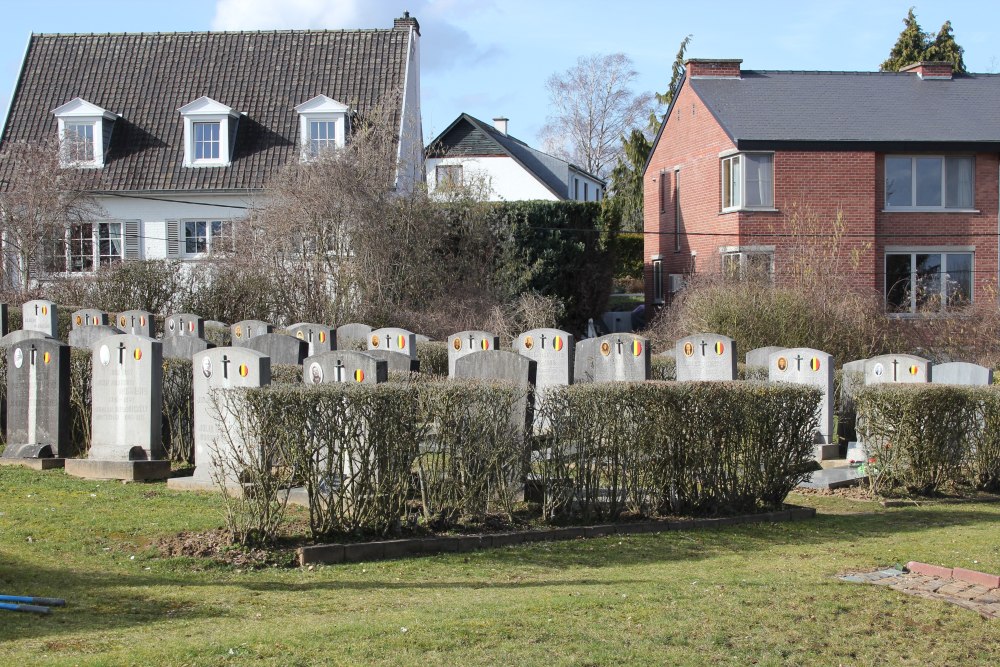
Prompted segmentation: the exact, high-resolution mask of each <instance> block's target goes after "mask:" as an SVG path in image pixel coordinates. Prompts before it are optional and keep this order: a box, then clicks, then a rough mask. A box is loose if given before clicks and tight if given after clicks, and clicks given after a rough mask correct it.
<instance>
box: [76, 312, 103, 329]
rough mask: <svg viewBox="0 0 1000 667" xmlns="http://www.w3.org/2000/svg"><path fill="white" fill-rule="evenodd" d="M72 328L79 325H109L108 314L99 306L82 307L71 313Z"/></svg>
mask: <svg viewBox="0 0 1000 667" xmlns="http://www.w3.org/2000/svg"><path fill="white" fill-rule="evenodd" d="M70 320H71V322H72V327H71V328H72V329H76V328H78V327H96V326H105V327H106V326H108V324H109V322H108V314H107V313H106V312H104V311H103V310H98V309H97V308H81V309H80V310H75V311H73V314H72V315H70Z"/></svg>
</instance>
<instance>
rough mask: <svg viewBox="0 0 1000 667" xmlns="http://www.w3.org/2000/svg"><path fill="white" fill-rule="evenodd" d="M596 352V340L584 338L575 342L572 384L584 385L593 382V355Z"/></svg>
mask: <svg viewBox="0 0 1000 667" xmlns="http://www.w3.org/2000/svg"><path fill="white" fill-rule="evenodd" d="M596 351H597V338H584V339H583V340H578V341H576V355H575V358H574V359H573V384H586V383H587V382H593V381H594V363H595V362H596V360H595V359H594V353H595V352H596Z"/></svg>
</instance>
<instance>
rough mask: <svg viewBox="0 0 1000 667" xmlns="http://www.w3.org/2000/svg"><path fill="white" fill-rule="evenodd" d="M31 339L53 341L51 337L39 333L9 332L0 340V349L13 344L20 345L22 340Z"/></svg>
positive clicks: (27, 331) (23, 330)
mask: <svg viewBox="0 0 1000 667" xmlns="http://www.w3.org/2000/svg"><path fill="white" fill-rule="evenodd" d="M33 338H43V339H45V340H55V339H54V338H52V337H51V336H46V335H45V334H43V333H42V332H40V331H30V330H28V329H18V330H17V331H11V332H10V333H9V334H7V335H6V336H4V337H3V338H0V347H10V346H11V345H13V344H14V343H20V342H21V341H23V340H31V339H33Z"/></svg>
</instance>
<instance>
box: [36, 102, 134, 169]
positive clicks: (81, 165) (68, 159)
mask: <svg viewBox="0 0 1000 667" xmlns="http://www.w3.org/2000/svg"><path fill="white" fill-rule="evenodd" d="M52 114H53V115H54V116H55V117H56V121H57V124H58V131H59V165H60V166H61V167H63V168H69V167H72V168H75V169H101V168H103V167H104V152H105V147H106V146H107V145H108V143H109V142H110V140H111V130H112V128H113V127H114V121H115V120H116V119H117V118H118V115H117V114H114V113H112V112H110V111H108V110H107V109H102V108H101V107H99V106H97V105H96V104H93V103H91V102H88V101H87V100H85V99H83V98H82V97H76V98H73V99H72V100H70V101H69V102H67V103H66V104H63V105H62V106H59V107H57V108H55V109H53V110H52ZM71 125H90V126H91V127H92V133H93V138H92V144H91V152H92V154H93V157H92V158H91V159H89V160H79V159H76V157H75V156H74V155H73V154H72V149H71V147H70V146H69V141H70V140H71V137H69V136H67V131H66V128H67V126H71ZM72 140H73V141H76V138H75V137H74V138H72Z"/></svg>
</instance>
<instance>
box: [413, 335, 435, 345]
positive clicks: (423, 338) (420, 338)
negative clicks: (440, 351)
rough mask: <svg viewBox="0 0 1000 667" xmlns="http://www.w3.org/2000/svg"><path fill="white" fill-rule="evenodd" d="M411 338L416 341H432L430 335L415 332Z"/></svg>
mask: <svg viewBox="0 0 1000 667" xmlns="http://www.w3.org/2000/svg"><path fill="white" fill-rule="evenodd" d="M413 338H414V340H416V342H418V343H431V342H433V341H432V340H431V337H430V336H425V335H424V334H418V333H415V334H413Z"/></svg>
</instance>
